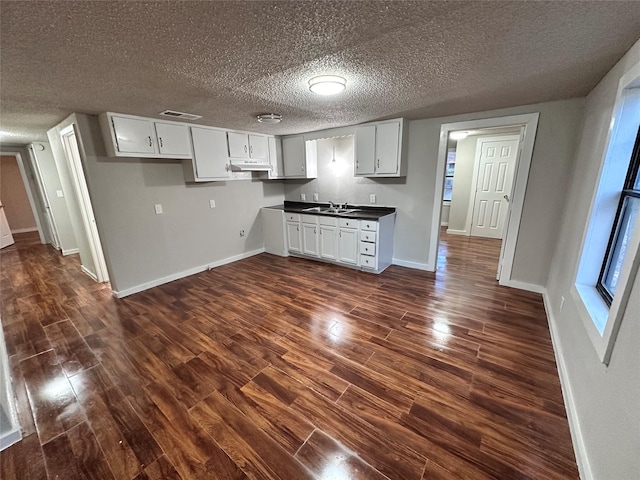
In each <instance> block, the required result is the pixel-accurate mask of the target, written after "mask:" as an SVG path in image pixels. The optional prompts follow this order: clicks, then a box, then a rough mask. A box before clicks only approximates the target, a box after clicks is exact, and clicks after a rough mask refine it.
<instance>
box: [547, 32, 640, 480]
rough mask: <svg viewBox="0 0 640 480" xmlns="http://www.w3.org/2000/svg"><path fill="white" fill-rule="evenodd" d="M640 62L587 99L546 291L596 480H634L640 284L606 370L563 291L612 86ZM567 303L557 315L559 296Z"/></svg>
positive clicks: (638, 474)
mask: <svg viewBox="0 0 640 480" xmlns="http://www.w3.org/2000/svg"><path fill="white" fill-rule="evenodd" d="M639 61H640V42H638V43H636V44H635V45H634V46H633V47H632V49H631V50H630V51H629V52H628V53H627V55H626V56H625V57H623V59H622V60H621V61H620V62H619V63H618V64H617V65H616V66H615V67H614V68H613V69H612V70H611V71H610V72H609V73H608V74H607V76H606V77H605V78H604V79H603V80H602V81H601V82H600V84H599V85H598V86H597V87H596V88H595V89H594V90H593V91H592V92H591V93H590V94H589V96H588V97H587V99H586V107H585V123H584V129H583V131H582V137H581V141H580V145H579V148H578V152H577V161H576V165H575V168H574V170H573V172H572V175H571V177H572V181H571V183H570V188H569V192H570V193H569V195H568V201H567V206H566V209H565V213H564V218H563V221H562V222H561V223H560V224H559V226H560V235H559V237H558V241H557V248H556V249H555V254H554V256H553V263H552V267H551V270H550V273H549V282H548V285H547V292H548V298H549V306H550V313H551V316H552V317H553V319H554V320H555V324H556V329H557V343H558V345H559V346H560V349H561V351H562V352H563V359H564V363H565V366H566V372H567V377H568V382H569V384H570V386H571V390H572V392H573V397H574V409H575V411H576V413H577V418H578V421H579V424H580V429H581V431H582V434H583V440H584V443H585V447H586V453H587V455H588V458H589V464H590V467H591V470H592V472H593V478H596V479H631V478H640V279H639V278H638V276H636V278H635V279H634V280H631V281H633V289H632V293H631V297H630V298H629V303H628V305H627V309H626V313H625V315H624V317H623V319H622V322H621V325H620V330H619V332H618V336H617V340H616V343H615V346H614V349H613V353H612V356H611V360H610V362H609V366H608V367H605V366H604V365H602V364H601V363H600V361H599V359H598V356H597V354H596V351H595V349H594V348H593V345H592V344H591V341H590V339H589V337H588V335H587V331H586V329H585V327H584V324H583V323H582V319H581V317H580V316H579V314H578V310H577V307H576V305H575V303H574V301H573V298H572V296H571V295H570V294H569V290H570V288H571V286H572V284H573V282H574V281H575V272H576V268H577V263H578V259H579V255H580V252H579V250H580V244H581V241H582V235H583V232H584V229H585V226H586V224H587V221H588V213H589V207H590V204H591V199H592V196H593V192H594V191H595V190H596V188H597V183H598V176H599V169H600V165H601V163H602V158H603V155H604V152H605V148H606V138H607V132H608V129H609V123H610V121H611V116H612V114H613V107H614V104H615V96H616V91H617V88H618V82H619V80H620V78H621V77H622V75H623V74H624V73H625V72H626V71H628V70H629V69H630V67H631V66H632V65H634V64H636V63H637V62H639ZM561 296H564V298H565V299H566V301H565V304H564V308H563V309H562V310H560V297H561Z"/></svg>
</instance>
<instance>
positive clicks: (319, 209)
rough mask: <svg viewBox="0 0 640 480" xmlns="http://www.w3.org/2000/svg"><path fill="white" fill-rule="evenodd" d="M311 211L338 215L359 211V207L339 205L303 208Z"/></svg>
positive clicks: (304, 210) (305, 210)
mask: <svg viewBox="0 0 640 480" xmlns="http://www.w3.org/2000/svg"><path fill="white" fill-rule="evenodd" d="M302 211H303V212H309V213H334V214H336V215H340V214H347V213H354V212H357V211H358V209H357V208H338V207H309V208H305V209H303V210H302Z"/></svg>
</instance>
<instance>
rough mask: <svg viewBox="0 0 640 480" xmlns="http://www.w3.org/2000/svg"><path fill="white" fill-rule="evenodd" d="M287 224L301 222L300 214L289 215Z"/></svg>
mask: <svg viewBox="0 0 640 480" xmlns="http://www.w3.org/2000/svg"><path fill="white" fill-rule="evenodd" d="M286 215H287V222H299V221H300V214H299V213H287V214H286Z"/></svg>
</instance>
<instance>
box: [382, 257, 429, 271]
mask: <svg viewBox="0 0 640 480" xmlns="http://www.w3.org/2000/svg"><path fill="white" fill-rule="evenodd" d="M391 263H392V265H398V266H399V267H407V268H414V269H416V270H426V271H429V272H433V269H432V268H429V265H427V264H426V263H418V262H409V261H408V260H400V259H399V258H394V259H393V260H391Z"/></svg>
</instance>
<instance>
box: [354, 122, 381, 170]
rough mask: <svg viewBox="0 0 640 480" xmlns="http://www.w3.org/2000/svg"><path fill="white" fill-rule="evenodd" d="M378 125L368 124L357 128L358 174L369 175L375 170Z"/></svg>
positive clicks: (356, 152) (356, 156)
mask: <svg viewBox="0 0 640 480" xmlns="http://www.w3.org/2000/svg"><path fill="white" fill-rule="evenodd" d="M375 149H376V127H375V125H366V126H363V127H358V128H356V142H355V159H356V175H368V174H373V173H374V172H375V162H376V151H375Z"/></svg>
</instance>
